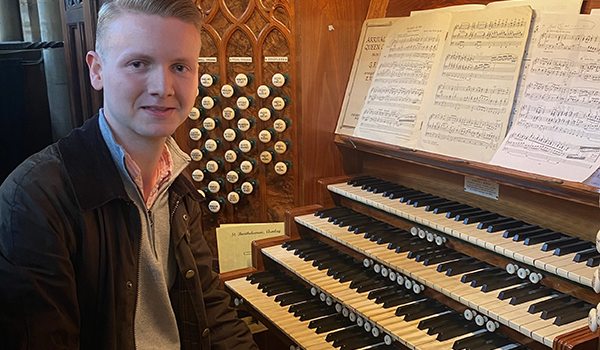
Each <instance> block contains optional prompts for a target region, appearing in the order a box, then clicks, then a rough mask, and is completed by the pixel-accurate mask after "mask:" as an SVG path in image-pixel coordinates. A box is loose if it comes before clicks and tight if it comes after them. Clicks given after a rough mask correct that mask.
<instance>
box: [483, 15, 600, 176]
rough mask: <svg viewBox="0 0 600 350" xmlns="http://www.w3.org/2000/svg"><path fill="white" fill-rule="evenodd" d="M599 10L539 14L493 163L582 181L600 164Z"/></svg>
mask: <svg viewBox="0 0 600 350" xmlns="http://www.w3.org/2000/svg"><path fill="white" fill-rule="evenodd" d="M599 29H600V16H588V15H565V14H548V13H546V14H542V15H541V16H539V17H538V18H537V19H536V24H535V27H534V29H533V33H532V38H531V44H530V46H529V49H528V51H529V56H530V57H531V60H530V62H529V63H528V65H527V66H526V68H525V72H524V77H525V78H524V80H523V81H522V83H521V93H520V98H519V101H518V104H517V106H516V109H515V111H516V114H515V118H514V119H515V121H514V123H513V125H512V127H511V129H510V131H509V133H508V135H507V136H506V138H505V140H504V142H503V143H502V145H501V147H500V149H499V150H498V152H497V153H496V155H495V156H494V157H493V159H492V160H491V162H490V163H491V164H495V165H500V166H503V167H507V168H513V169H518V170H522V171H527V172H531V173H535V174H541V175H546V176H551V177H557V178H560V179H564V180H569V181H577V182H581V181H583V180H585V179H586V178H588V177H589V176H590V175H591V174H592V173H594V171H595V170H596V169H598V167H600V86H599V85H598V82H600V41H599V36H600V35H599V34H598V30H599Z"/></svg>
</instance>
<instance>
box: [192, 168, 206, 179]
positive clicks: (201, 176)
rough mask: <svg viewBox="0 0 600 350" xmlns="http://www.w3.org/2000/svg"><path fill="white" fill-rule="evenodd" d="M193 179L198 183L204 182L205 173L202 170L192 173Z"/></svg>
mask: <svg viewBox="0 0 600 350" xmlns="http://www.w3.org/2000/svg"><path fill="white" fill-rule="evenodd" d="M192 179H193V180H194V181H196V182H202V180H204V172H203V171H202V170H200V169H196V170H194V171H192Z"/></svg>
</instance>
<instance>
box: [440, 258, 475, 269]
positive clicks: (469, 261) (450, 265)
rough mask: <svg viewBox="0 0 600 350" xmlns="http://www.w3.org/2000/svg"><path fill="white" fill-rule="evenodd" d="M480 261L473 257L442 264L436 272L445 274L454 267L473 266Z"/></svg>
mask: <svg viewBox="0 0 600 350" xmlns="http://www.w3.org/2000/svg"><path fill="white" fill-rule="evenodd" d="M477 261H478V260H477V259H475V258H472V257H464V258H461V259H458V260H455V261H450V262H445V263H441V264H439V265H438V266H437V268H436V271H437V272H444V271H446V270H448V269H451V268H453V267H458V266H462V265H468V264H472V263H474V262H477Z"/></svg>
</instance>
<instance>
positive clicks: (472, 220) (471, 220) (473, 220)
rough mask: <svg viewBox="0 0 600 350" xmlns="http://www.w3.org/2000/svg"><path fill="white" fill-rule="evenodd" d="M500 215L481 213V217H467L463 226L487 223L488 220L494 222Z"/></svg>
mask: <svg viewBox="0 0 600 350" xmlns="http://www.w3.org/2000/svg"><path fill="white" fill-rule="evenodd" d="M499 217H500V215H499V214H496V213H489V212H488V213H481V214H480V215H471V214H469V215H465V219H464V220H463V224H465V225H469V224H474V223H477V222H481V221H486V220H494V219H497V218H499Z"/></svg>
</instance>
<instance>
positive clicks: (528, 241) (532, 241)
mask: <svg viewBox="0 0 600 350" xmlns="http://www.w3.org/2000/svg"><path fill="white" fill-rule="evenodd" d="M560 237H564V236H563V234H562V233H560V232H556V231H553V232H548V233H544V234H541V235H537V236H533V237H529V238H525V240H524V241H523V244H525V245H536V244H539V243H544V242H547V241H551V240H554V239H559V238H560Z"/></svg>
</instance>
